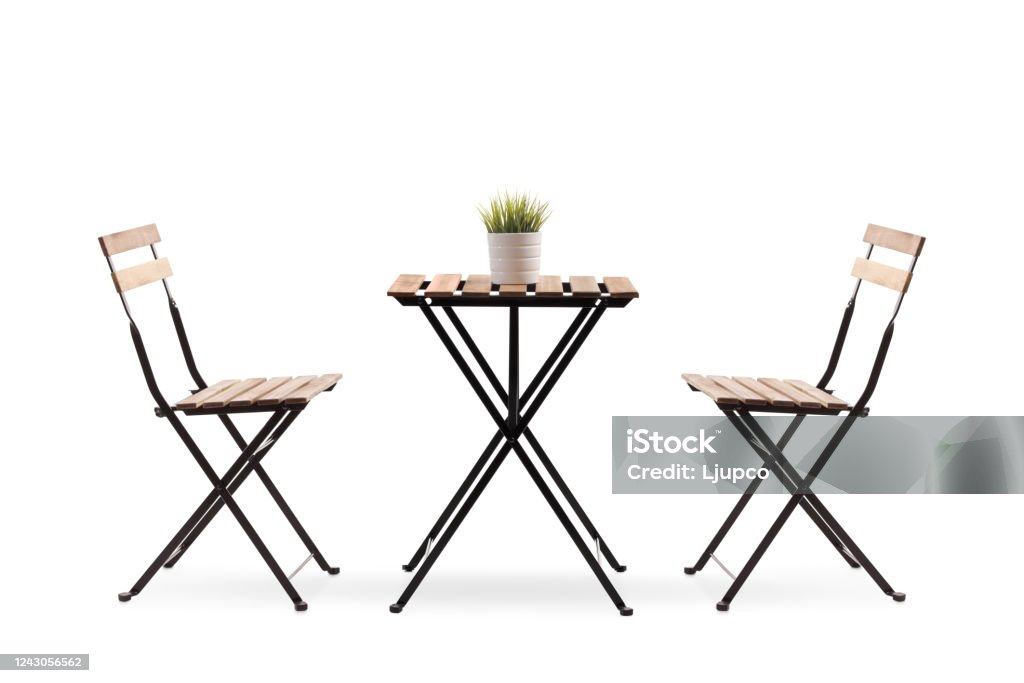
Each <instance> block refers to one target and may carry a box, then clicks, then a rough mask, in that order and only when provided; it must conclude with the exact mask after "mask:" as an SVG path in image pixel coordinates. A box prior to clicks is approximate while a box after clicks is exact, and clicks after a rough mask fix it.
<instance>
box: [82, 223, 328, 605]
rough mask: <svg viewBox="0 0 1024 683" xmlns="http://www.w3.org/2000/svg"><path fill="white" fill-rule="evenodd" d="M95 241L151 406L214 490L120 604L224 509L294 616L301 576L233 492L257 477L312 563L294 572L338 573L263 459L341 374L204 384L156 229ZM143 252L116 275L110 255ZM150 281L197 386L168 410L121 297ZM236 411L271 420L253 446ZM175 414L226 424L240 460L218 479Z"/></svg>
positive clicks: (150, 227)
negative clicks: (284, 565) (296, 579)
mask: <svg viewBox="0 0 1024 683" xmlns="http://www.w3.org/2000/svg"><path fill="white" fill-rule="evenodd" d="M99 241H100V248H101V249H102V250H103V255H104V256H106V258H107V264H108V265H109V266H110V275H111V278H112V279H113V281H114V288H115V289H116V290H117V292H118V294H119V295H120V297H121V303H122V304H123V305H124V311H125V314H127V316H128V321H129V329H130V331H131V336H132V341H133V342H134V344H135V351H136V353H137V354H138V357H139V362H140V363H141V365H142V374H143V375H144V376H145V378H146V384H147V386H148V387H149V391H150V393H151V394H152V396H153V400H154V401H156V409H155V412H156V415H157V417H161V418H165V419H166V420H167V421H168V422H170V424H171V426H172V427H173V428H174V431H175V432H177V434H178V436H179V437H180V438H181V440H182V441H183V442H184V443H185V446H186V447H187V448H188V450H189V452H190V453H191V454H192V457H193V458H195V460H196V462H197V463H198V464H199V467H200V468H201V469H202V470H203V474H205V475H206V477H207V478H208V479H209V480H210V483H211V484H212V485H213V490H212V491H211V492H210V493H209V495H207V496H206V498H205V499H204V500H203V502H202V503H201V504H200V505H199V507H198V508H196V510H195V512H194V513H192V516H191V517H189V518H188V521H186V522H185V524H184V526H182V527H181V529H180V530H179V531H178V533H176V534H175V535H174V537H173V538H172V539H171V541H170V543H168V544H167V546H166V547H165V548H164V549H163V550H162V551H161V552H160V554H159V555H157V557H156V559H155V560H154V561H153V562H152V564H150V565H149V568H148V569H146V571H145V573H143V575H142V576H141V577H140V578H139V580H138V581H137V582H136V583H135V585H134V586H133V587H132V589H131V590H130V591H127V592H125V593H121V594H119V596H118V598H119V599H120V600H121V601H122V602H128V601H129V600H131V599H132V597H134V596H136V595H138V594H139V593H140V592H141V591H142V589H143V588H145V586H146V584H147V583H149V581H150V579H152V578H153V575H154V574H155V573H156V571H157V570H158V569H159V568H160V567H161V566H164V567H166V568H168V569H169V568H171V567H173V566H174V565H175V563H177V562H178V560H180V559H181V557H182V555H183V554H184V553H185V551H186V550H187V549H188V548H189V546H191V545H192V543H193V542H194V541H195V540H196V538H197V537H198V536H199V535H200V534H201V533H202V532H203V530H204V529H205V528H206V526H207V525H208V524H209V523H210V522H211V521H212V520H213V518H214V517H215V516H216V514H217V513H218V512H219V511H220V509H221V508H222V507H223V506H224V505H227V507H228V509H229V510H230V511H231V513H232V514H233V515H234V517H235V518H236V519H237V520H238V523H239V524H240V525H241V526H242V529H243V530H244V531H245V533H246V535H248V537H249V539H250V540H251V541H252V543H253V545H255V546H256V549H257V550H258V551H259V553H260V555H262V556H263V559H264V560H265V561H266V563H267V565H268V566H269V567H270V570H271V571H272V572H273V573H274V576H275V577H277V580H278V581H279V582H280V583H281V586H282V587H283V588H284V590H285V592H286V593H287V594H288V597H290V598H291V600H292V603H293V604H294V605H295V609H296V610H298V611H303V610H305V609H306V603H305V602H303V600H302V598H301V597H299V594H298V592H297V591H296V590H295V588H294V587H293V586H292V583H291V577H292V576H294V575H295V573H297V572H298V571H299V570H298V569H296V570H295V572H293V573H292V575H291V576H289V575H286V574H285V573H284V571H282V569H281V567H280V566H279V565H278V563H277V561H276V560H275V559H274V557H273V556H272V555H271V554H270V551H269V550H268V549H267V547H266V545H264V543H263V541H262V540H261V539H260V537H259V536H258V535H257V534H256V531H255V529H253V527H252V525H251V524H250V523H249V521H248V519H247V518H246V517H245V515H244V514H242V511H241V509H239V507H238V504H237V503H236V502H235V499H234V496H233V494H234V493H235V491H236V490H237V489H238V487H239V486H241V484H242V482H244V481H245V479H246V478H247V477H248V476H249V475H250V474H251V473H253V472H255V473H256V476H257V477H258V478H259V479H260V480H261V481H262V482H263V484H264V485H265V486H266V488H267V491H268V492H269V493H270V495H271V497H272V498H273V499H274V501H275V502H276V503H277V504H278V506H279V507H280V508H281V511H282V512H283V513H284V516H285V517H286V518H287V519H288V521H289V522H290V523H291V525H292V527H293V528H294V529H295V532H296V533H297V534H298V535H299V538H301V539H302V541H303V543H304V544H305V545H306V548H307V549H308V550H309V553H310V555H309V557H307V558H306V560H305V561H304V562H303V563H302V565H300V567H299V569H301V568H302V567H303V566H305V564H306V562H308V561H309V560H310V559H315V560H316V562H317V564H318V565H319V566H320V568H321V569H322V570H324V571H326V572H327V573H329V574H337V573H338V568H337V567H332V566H331V565H329V564H328V563H327V560H325V559H324V556H323V554H322V553H321V552H320V551H319V550H318V549H317V547H316V545H315V544H314V543H313V540H312V539H311V538H310V537H309V534H307V533H306V530H305V529H304V528H303V527H302V525H301V524H300V523H299V520H298V519H297V518H296V516H295V514H294V513H293V512H292V510H291V508H290V507H289V506H288V504H287V503H286V502H285V500H284V497H283V496H282V495H281V493H280V491H278V489H277V487H276V486H275V485H274V483H273V482H272V481H271V479H270V477H269V476H268V475H267V473H266V470H264V468H263V466H262V464H261V461H262V460H263V458H264V457H266V455H267V453H268V452H269V451H270V449H271V447H273V446H274V445H275V444H276V443H277V442H278V440H279V439H280V438H281V435H282V434H284V432H285V430H287V429H288V427H290V426H291V424H292V423H293V422H294V421H295V419H296V418H297V417H298V416H299V413H301V412H302V411H303V410H304V409H305V408H306V406H307V405H309V403H310V401H312V400H313V398H314V397H316V396H317V395H319V394H320V393H321V392H324V391H331V390H332V389H333V388H334V386H335V385H336V384H337V383H338V381H339V380H340V379H341V375H340V374H330V375H319V376H316V375H303V376H300V377H273V378H270V379H266V378H262V377H259V378H252V379H245V380H241V381H240V380H237V379H228V380H223V381H220V382H216V383H214V384H211V385H208V384H207V383H206V382H205V381H204V380H203V378H202V376H201V375H200V374H199V370H198V368H197V367H196V362H195V358H194V357H193V355H192V348H191V346H190V345H189V342H188V337H187V336H186V334H185V327H184V325H183V324H182V320H181V313H180V312H179V310H178V305H177V303H176V302H175V300H174V297H172V296H171V290H170V287H169V286H168V284H167V278H168V277H169V276H170V275H171V266H170V263H169V262H168V260H167V259H166V258H161V257H159V256H158V255H157V252H156V243H157V242H159V241H160V233H159V232H158V231H157V228H156V226H155V225H146V226H143V227H141V228H134V229H132V230H124V231H122V232H115V233H113V234H110V235H104V236H103V237H100V238H99ZM147 247H148V251H149V253H150V254H151V255H152V258H151V259H149V260H146V261H144V262H143V263H141V264H139V265H135V266H131V267H128V268H122V269H120V270H118V269H116V268H115V267H114V262H113V257H114V256H116V255H118V254H121V253H123V252H129V251H132V250H135V249H143V248H147ZM154 282H161V283H162V284H163V287H164V291H165V293H166V294H167V303H168V305H169V307H170V311H171V320H172V321H173V323H174V329H175V331H176V332H177V335H178V342H179V344H180V346H181V352H182V355H183V356H184V359H185V365H186V367H187V368H188V371H189V374H190V375H191V377H192V380H193V381H194V382H195V384H196V389H195V390H194V391H193V392H191V393H190V394H189V395H188V396H186V397H185V398H183V399H181V400H180V401H178V402H177V403H175V404H174V405H171V404H169V403H168V402H167V401H166V400H165V399H164V396H163V394H162V393H161V391H160V389H159V387H158V386H157V382H156V378H155V376H154V374H153V368H152V366H151V364H150V362H149V357H148V355H147V353H146V348H145V346H144V345H143V342H142V335H141V333H140V332H139V328H138V326H137V325H136V322H135V319H134V318H133V317H132V312H131V309H130V308H129V306H128V299H127V297H126V296H125V294H126V293H127V292H129V291H131V290H133V289H135V288H137V287H142V286H144V285H148V284H152V283H154ZM236 413H270V416H269V418H268V419H267V422H266V424H264V426H263V427H262V428H261V429H260V430H259V432H258V433H257V435H256V437H255V438H253V439H252V441H248V442H247V441H246V440H245V439H244V438H243V437H242V435H241V433H240V432H239V431H238V429H237V428H236V427H235V425H234V422H232V419H231V415H233V414H236ZM180 415H189V416H193V415H215V416H217V418H218V419H219V420H220V422H221V423H222V424H223V425H224V427H225V429H227V431H228V433H229V434H230V435H231V438H232V439H233V440H234V442H235V443H236V444H237V445H238V448H239V449H240V450H241V454H240V455H239V456H238V458H237V459H236V460H235V462H234V464H233V465H232V466H231V467H230V468H229V469H228V470H227V472H225V474H224V475H223V476H221V475H218V474H217V473H216V471H215V470H214V469H213V467H211V466H210V463H209V461H208V460H207V459H206V456H204V455H203V453H202V451H201V450H200V449H199V446H197V445H196V443H195V441H194V440H193V439H192V436H191V435H190V434H189V433H188V431H186V429H185V426H184V425H183V424H182V420H181V419H180V417H179V416H180Z"/></svg>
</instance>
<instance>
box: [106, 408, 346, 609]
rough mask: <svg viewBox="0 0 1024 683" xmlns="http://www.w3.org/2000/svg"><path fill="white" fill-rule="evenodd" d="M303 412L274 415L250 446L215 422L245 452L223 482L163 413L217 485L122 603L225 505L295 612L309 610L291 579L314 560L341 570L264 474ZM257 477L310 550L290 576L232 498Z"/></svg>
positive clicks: (173, 559) (121, 597) (167, 414)
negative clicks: (265, 461) (264, 462)
mask: <svg viewBox="0 0 1024 683" xmlns="http://www.w3.org/2000/svg"><path fill="white" fill-rule="evenodd" d="M300 412H302V408H287V409H281V410H276V411H274V413H273V414H272V415H271V416H270V418H269V419H268V420H267V422H266V424H265V425H264V426H263V428H262V429H260V431H259V433H258V434H257V435H256V437H255V438H253V440H252V441H250V442H248V443H246V441H245V439H244V438H243V437H242V435H241V434H240V433H239V431H238V429H237V428H236V427H235V425H234V423H233V422H232V421H231V419H230V418H229V417H228V416H227V415H223V414H220V415H218V416H217V417H219V418H220V420H221V422H222V423H223V424H224V427H225V428H226V429H227V430H228V432H229V433H230V435H231V437H232V439H233V440H234V441H235V443H236V444H237V445H238V447H239V448H240V449H241V451H242V452H241V453H240V454H239V456H238V458H237V459H236V460H235V462H234V463H233V464H232V465H231V467H230V468H229V469H228V470H227V472H225V473H224V475H223V476H218V475H217V472H216V471H215V470H214V469H213V467H212V466H211V465H210V463H209V461H208V460H207V459H206V457H205V456H204V455H203V453H202V451H201V450H200V449H199V446H198V445H196V443H195V441H194V440H193V439H192V437H191V435H190V434H189V433H188V431H187V430H186V429H185V426H184V425H183V424H182V423H181V420H180V419H178V416H177V415H176V414H175V413H174V412H172V411H169V410H168V411H163V413H162V416H163V417H167V418H168V420H169V421H170V423H171V425H172V426H173V427H174V430H175V431H176V432H177V433H178V436H179V437H181V440H182V441H184V442H185V446H186V447H187V448H188V450H189V452H190V453H191V454H192V456H193V457H194V458H195V460H196V462H197V463H198V464H199V467H200V468H201V469H202V470H203V474H205V475H206V477H207V479H209V480H210V483H211V484H213V487H214V488H213V490H212V491H210V493H209V494H208V495H207V496H206V498H204V499H203V502H202V503H200V504H199V507H197V508H196V510H195V512H193V513H192V516H191V517H189V518H188V521H186V522H185V524H184V525H183V526H182V527H181V529H179V530H178V533H176V534H175V535H174V537H173V538H172V539H171V540H170V542H169V543H168V544H167V545H166V546H165V547H164V549H163V550H162V551H161V552H160V554H159V555H157V557H156V559H155V560H153V562H152V563H151V564H150V565H149V567H148V568H147V569H146V571H145V572H144V573H143V574H142V576H141V577H139V580H138V581H136V582H135V585H134V586H132V588H131V590H130V591H126V592H124V593H120V594H118V599H119V600H120V601H121V602H128V601H129V600H131V599H132V598H133V597H135V596H136V595H138V594H139V593H141V592H142V589H143V588H145V587H146V584H148V583H149V581H150V579H152V578H153V576H154V575H155V574H156V572H157V570H158V569H159V568H160V567H161V566H163V567H165V568H167V569H170V568H171V567H173V566H174V565H175V564H176V563H177V562H178V561H179V560H180V559H181V558H182V556H183V555H184V553H185V551H186V550H188V548H189V547H190V546H191V545H192V544H193V543H194V542H195V540H196V539H197V538H198V537H199V535H200V534H201V533H203V530H205V529H206V527H207V526H208V525H209V524H210V522H211V521H213V518H214V517H216V516H217V513H218V512H220V510H221V508H223V507H224V506H225V505H226V506H227V507H228V509H229V510H230V511H231V514H232V515H234V517H235V519H236V520H238V524H239V525H240V526H241V527H242V529H243V530H244V531H245V534H246V535H247V536H248V537H249V540H250V541H252V543H253V545H254V546H256V550H257V551H258V552H259V554H260V555H261V556H262V557H263V560H264V561H265V562H266V563H267V566H268V567H270V571H271V572H272V573H273V574H274V576H275V577H276V578H277V580H278V582H279V583H280V584H281V587H282V588H284V591H285V593H287V594H288V597H289V598H290V599H291V601H292V603H293V604H294V606H295V609H296V611H299V612H303V611H305V610H306V609H307V605H306V603H305V601H303V600H302V598H301V597H300V596H299V593H298V591H296V590H295V587H294V586H293V585H292V583H291V579H292V578H293V577H294V576H295V575H296V574H297V573H298V572H299V571H300V570H301V569H302V568H303V567H305V565H306V563H307V562H309V560H310V559H315V560H316V563H317V565H319V567H320V569H322V570H323V571H325V572H327V573H328V574H337V573H338V571H339V570H338V568H337V567H332V566H331V565H330V564H328V562H327V560H326V559H324V556H323V554H322V553H321V552H320V550H319V549H318V548H317V547H316V544H315V543H313V539H312V538H310V536H309V534H308V533H306V530H305V529H304V528H303V527H302V524H300V523H299V520H298V518H297V517H296V516H295V513H294V512H292V509H291V508H290V507H289V506H288V503H287V502H285V499H284V497H283V496H282V495H281V492H280V491H278V489H277V487H276V486H275V485H274V482H273V481H271V479H270V476H269V475H268V474H267V473H266V470H264V469H263V466H262V464H261V461H262V460H263V458H264V457H266V455H267V453H268V452H269V451H270V449H271V448H272V447H273V446H274V445H275V444H276V443H277V442H278V440H279V439H280V438H281V436H282V435H283V434H284V432H285V431H286V430H287V429H288V427H290V426H291V424H292V423H293V422H294V421H295V419H296V418H297V417H298V416H299V413H300ZM253 472H255V473H256V476H257V477H258V478H259V479H260V480H261V481H262V482H263V484H264V486H265V487H266V489H267V491H268V492H269V493H270V496H271V497H272V498H273V499H274V502H276V503H277V505H278V507H279V508H280V509H281V512H282V513H283V514H284V516H285V518H286V519H287V520H288V522H289V523H290V524H291V525H292V528H293V529H294V530H295V532H296V533H297V534H298V536H299V538H300V539H301V540H302V542H303V544H304V545H305V546H306V549H307V550H309V553H310V554H309V557H307V558H306V560H305V561H304V562H303V563H302V564H301V565H299V567H298V568H297V569H296V570H295V571H293V572H292V573H291V574H290V575H286V574H285V573H284V570H282V569H281V566H280V565H279V564H278V563H277V560H275V559H274V556H273V555H271V554H270V550H269V549H268V548H267V546H266V545H265V544H264V543H263V540H262V539H261V538H260V537H259V534H257V533H256V530H255V529H254V528H253V526H252V524H251V523H250V522H249V520H248V518H246V516H245V515H244V514H243V513H242V510H241V508H239V507H238V503H236V502H235V499H234V495H233V494H234V493H235V491H237V490H238V488H239V487H240V486H241V485H242V483H243V482H244V481H245V480H246V479H247V478H248V477H249V475H250V474H252V473H253Z"/></svg>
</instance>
